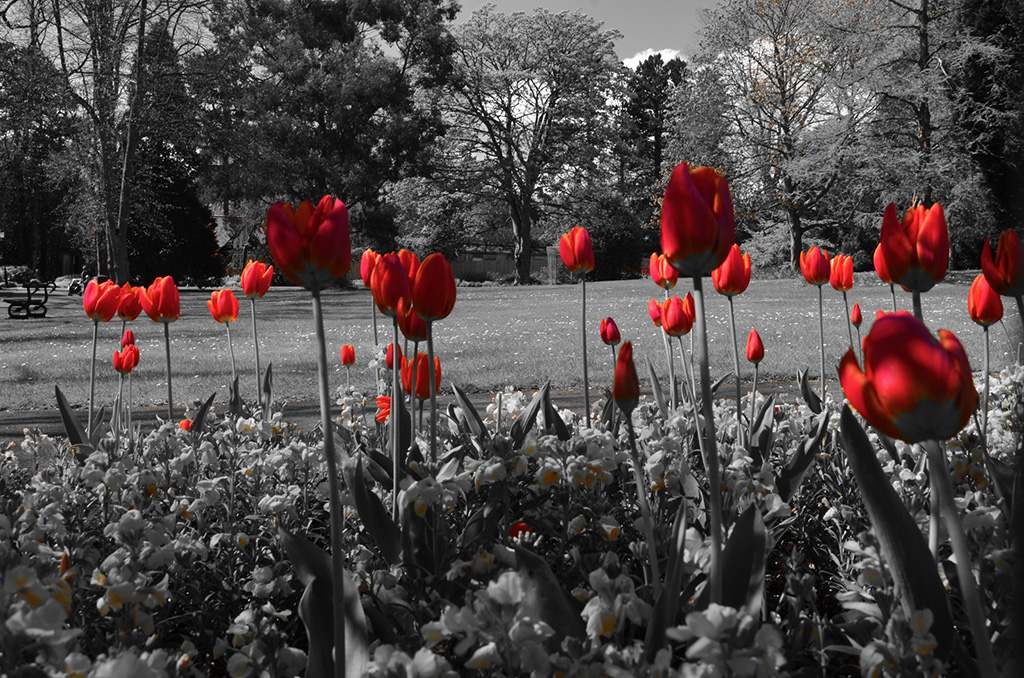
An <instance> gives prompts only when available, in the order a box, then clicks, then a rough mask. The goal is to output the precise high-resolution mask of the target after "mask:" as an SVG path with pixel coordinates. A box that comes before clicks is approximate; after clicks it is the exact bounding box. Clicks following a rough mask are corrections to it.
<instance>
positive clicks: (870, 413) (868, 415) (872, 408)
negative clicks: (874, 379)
mask: <svg viewBox="0 0 1024 678" xmlns="http://www.w3.org/2000/svg"><path fill="white" fill-rule="evenodd" d="M839 383H840V385H841V386H842V387H843V395H845V396H846V399H847V400H849V401H850V405H852V406H853V409H855V410H857V411H858V412H859V413H860V414H861V416H863V417H864V418H865V419H866V420H867V422H868V423H869V424H871V425H872V426H874V427H875V428H876V429H878V430H879V431H880V432H882V433H884V434H885V435H887V436H889V437H892V438H901V439H902V436H901V435H900V432H899V430H898V429H897V428H896V427H895V426H894V425H893V423H892V415H890V414H889V413H888V412H887V411H886V410H885V408H884V407H883V406H882V403H881V402H880V401H879V399H878V395H877V394H876V393H875V389H874V387H873V386H872V384H871V382H870V381H869V380H868V378H867V376H866V375H865V374H864V373H863V372H861V369H860V366H859V365H858V364H857V356H856V354H855V353H854V352H853V349H852V348H851V349H848V350H847V351H846V355H844V356H843V359H842V361H841V362H840V363H839Z"/></svg>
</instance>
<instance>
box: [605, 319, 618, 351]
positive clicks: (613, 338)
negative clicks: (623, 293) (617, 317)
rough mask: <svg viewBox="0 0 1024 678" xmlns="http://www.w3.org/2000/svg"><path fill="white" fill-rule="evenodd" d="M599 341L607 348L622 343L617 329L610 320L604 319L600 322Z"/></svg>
mask: <svg viewBox="0 0 1024 678" xmlns="http://www.w3.org/2000/svg"><path fill="white" fill-rule="evenodd" d="M601 341H603V342H604V343H606V344H607V345H609V346H614V345H615V344H617V343H619V342H620V341H622V336H621V335H620V334H619V327H618V326H617V325H616V324H615V321H614V320H612V319H611V318H605V319H604V320H602V321H601Z"/></svg>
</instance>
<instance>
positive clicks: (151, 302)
mask: <svg viewBox="0 0 1024 678" xmlns="http://www.w3.org/2000/svg"><path fill="white" fill-rule="evenodd" d="M139 300H140V301H141V302H142V310H143V311H145V312H146V315H148V316H149V317H150V318H152V320H153V322H158V323H173V322H174V321H175V320H177V319H178V315H179V314H180V313H181V300H180V298H179V296H178V286H177V285H175V284H174V278H172V277H171V276H169V275H168V276H164V277H162V278H157V279H156V280H154V281H153V284H152V285H150V286H149V288H148V289H147V288H142V289H141V290H140V293H139Z"/></svg>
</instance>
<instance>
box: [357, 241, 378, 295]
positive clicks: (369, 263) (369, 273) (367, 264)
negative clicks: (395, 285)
mask: <svg viewBox="0 0 1024 678" xmlns="http://www.w3.org/2000/svg"><path fill="white" fill-rule="evenodd" d="M378 261H380V255H379V254H377V253H376V252H374V251H373V250H371V249H369V248H367V249H365V250H363V256H362V258H361V259H360V260H359V277H361V278H362V279H363V285H365V286H366V287H369V286H370V280H371V279H372V278H373V269H374V268H375V267H376V266H377V262H378Z"/></svg>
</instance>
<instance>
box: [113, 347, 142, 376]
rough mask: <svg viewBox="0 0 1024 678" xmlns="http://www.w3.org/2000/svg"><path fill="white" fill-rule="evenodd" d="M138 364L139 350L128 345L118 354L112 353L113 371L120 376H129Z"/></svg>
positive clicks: (116, 352)
mask: <svg viewBox="0 0 1024 678" xmlns="http://www.w3.org/2000/svg"><path fill="white" fill-rule="evenodd" d="M138 364H139V348H138V346H136V345H135V344H128V345H127V346H125V347H124V348H123V349H121V351H120V352H118V351H114V369H115V370H117V371H118V372H119V373H121V374H129V373H131V371H132V370H133V369H135V366H136V365H138Z"/></svg>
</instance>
